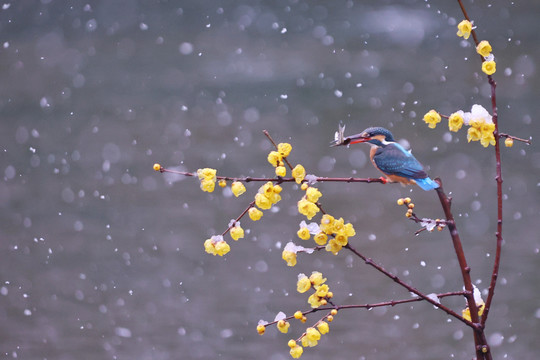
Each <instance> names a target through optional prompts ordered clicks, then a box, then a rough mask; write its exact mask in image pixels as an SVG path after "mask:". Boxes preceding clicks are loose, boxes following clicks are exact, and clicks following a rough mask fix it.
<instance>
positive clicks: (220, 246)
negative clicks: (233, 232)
mask: <svg viewBox="0 0 540 360" xmlns="http://www.w3.org/2000/svg"><path fill="white" fill-rule="evenodd" d="M214 247H215V248H216V254H217V255H219V256H223V255H225V254H226V253H228V252H229V251H231V247H230V246H229V244H227V243H226V242H225V241H218V242H216V244H215V245H214ZM216 254H214V255H216Z"/></svg>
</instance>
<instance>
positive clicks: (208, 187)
mask: <svg viewBox="0 0 540 360" xmlns="http://www.w3.org/2000/svg"><path fill="white" fill-rule="evenodd" d="M216 173H217V170H216V169H210V168H204V169H198V170H197V176H198V177H199V180H200V181H201V190H202V191H206V192H212V191H214V188H215V186H216Z"/></svg>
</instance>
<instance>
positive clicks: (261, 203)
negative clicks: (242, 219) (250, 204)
mask: <svg viewBox="0 0 540 360" xmlns="http://www.w3.org/2000/svg"><path fill="white" fill-rule="evenodd" d="M255 204H256V205H257V206H258V207H259V208H261V209H263V210H267V209H270V208H271V207H272V203H271V202H270V200H269V199H268V198H267V197H266V196H264V194H261V193H257V195H255Z"/></svg>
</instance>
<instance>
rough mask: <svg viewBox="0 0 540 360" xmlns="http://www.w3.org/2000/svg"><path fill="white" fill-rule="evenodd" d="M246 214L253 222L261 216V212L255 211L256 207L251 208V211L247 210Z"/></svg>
mask: <svg viewBox="0 0 540 360" xmlns="http://www.w3.org/2000/svg"><path fill="white" fill-rule="evenodd" d="M248 214H249V217H250V219H251V220H253V221H257V220H260V219H261V217H262V216H263V212H262V211H261V210H259V209H257V208H256V207H252V208H251V209H249V211H248Z"/></svg>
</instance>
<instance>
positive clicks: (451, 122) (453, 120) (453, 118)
mask: <svg viewBox="0 0 540 360" xmlns="http://www.w3.org/2000/svg"><path fill="white" fill-rule="evenodd" d="M462 126H463V111H458V112H455V113H453V114H452V115H450V117H449V118H448V129H450V131H453V132H457V131H458V130H459V129H461V127H462Z"/></svg>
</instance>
